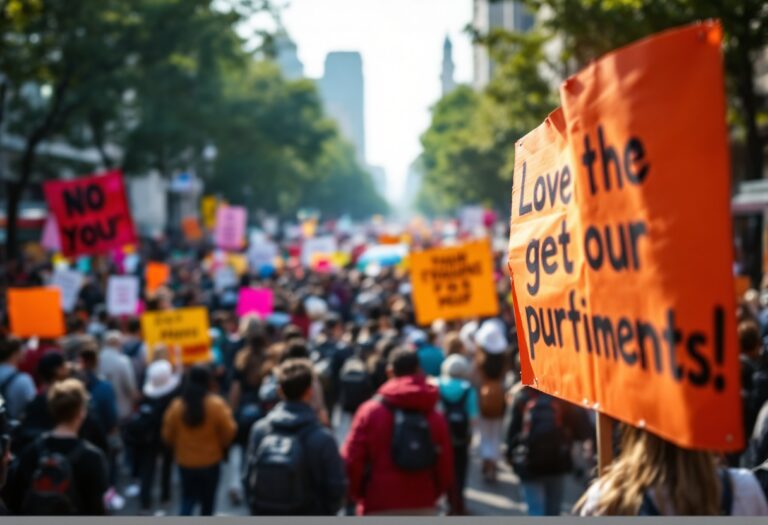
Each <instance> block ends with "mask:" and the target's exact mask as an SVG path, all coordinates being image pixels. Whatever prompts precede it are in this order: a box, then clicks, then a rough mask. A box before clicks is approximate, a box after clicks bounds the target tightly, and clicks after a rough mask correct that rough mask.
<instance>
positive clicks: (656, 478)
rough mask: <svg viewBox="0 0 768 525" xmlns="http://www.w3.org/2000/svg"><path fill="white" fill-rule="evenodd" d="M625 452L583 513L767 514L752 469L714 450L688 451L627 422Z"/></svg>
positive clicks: (583, 504)
mask: <svg viewBox="0 0 768 525" xmlns="http://www.w3.org/2000/svg"><path fill="white" fill-rule="evenodd" d="M621 450H622V453H621V455H620V456H619V457H618V458H617V459H616V460H615V461H614V462H613V464H611V465H610V466H609V467H608V469H607V471H606V472H605V474H604V475H603V476H601V477H600V479H598V480H597V481H596V482H595V483H593V484H592V486H591V487H590V488H589V490H588V491H587V492H586V494H584V496H583V497H582V498H581V500H580V501H579V502H578V503H577V504H576V508H575V511H576V513H578V514H579V515H581V516H693V515H701V516H768V502H766V499H765V496H764V495H763V492H762V490H761V488H760V485H759V484H758V482H757V480H756V479H755V477H754V475H753V474H752V473H751V472H749V471H748V470H743V469H726V468H723V467H720V466H719V461H718V458H717V456H716V455H715V454H713V453H711V452H707V451H697V450H687V449H683V448H680V447H677V446H675V445H673V444H672V443H670V442H668V441H665V440H663V439H661V438H660V437H657V436H654V435H653V434H651V433H649V432H646V431H645V430H642V429H639V428H634V427H631V426H625V427H624V432H623V436H622V441H621Z"/></svg>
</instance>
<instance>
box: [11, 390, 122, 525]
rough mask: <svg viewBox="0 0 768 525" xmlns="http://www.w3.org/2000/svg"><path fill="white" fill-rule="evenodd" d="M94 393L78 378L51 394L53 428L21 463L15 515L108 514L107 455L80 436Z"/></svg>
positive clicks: (13, 501)
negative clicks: (90, 394) (106, 505)
mask: <svg viewBox="0 0 768 525" xmlns="http://www.w3.org/2000/svg"><path fill="white" fill-rule="evenodd" d="M87 405H88V392H87V391H86V389H85V386H84V385H83V384H82V382H80V381H79V380H77V379H65V380H64V381H60V382H57V383H54V384H53V385H51V387H50V388H49V390H48V409H49V412H50V414H51V418H52V419H53V423H54V427H53V430H52V431H51V432H50V433H48V434H43V435H42V436H40V437H39V438H38V439H37V440H36V441H35V442H34V443H32V444H30V445H29V446H28V447H27V448H26V449H25V450H24V452H23V453H22V454H21V457H20V459H19V465H18V467H17V468H16V469H15V471H14V472H15V474H14V475H15V479H13V480H12V483H11V484H10V489H11V490H10V491H9V497H8V504H9V505H11V510H12V511H13V512H14V513H15V514H24V515H45V516H65V515H81V516H84V515H104V514H105V513H106V509H105V506H104V494H105V493H106V491H107V488H108V486H109V483H108V476H107V460H106V457H105V456H104V454H103V452H101V451H100V450H99V449H98V448H96V447H94V446H93V445H92V444H91V443H89V442H88V441H86V440H84V439H82V438H79V437H78V432H79V431H80V427H81V426H82V424H83V421H84V420H85V417H86V413H87Z"/></svg>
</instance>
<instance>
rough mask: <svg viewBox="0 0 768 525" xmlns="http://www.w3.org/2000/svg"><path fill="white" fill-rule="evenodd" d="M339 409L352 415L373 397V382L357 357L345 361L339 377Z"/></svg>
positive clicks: (363, 364)
mask: <svg viewBox="0 0 768 525" xmlns="http://www.w3.org/2000/svg"><path fill="white" fill-rule="evenodd" d="M339 384H340V389H341V400H340V401H341V408H342V409H343V410H344V411H345V412H349V413H351V414H354V413H355V412H356V411H357V409H358V408H359V407H360V405H362V404H363V403H365V402H366V401H368V400H369V399H370V398H371V396H372V395H373V381H371V375H370V374H369V373H368V369H367V368H366V366H365V363H364V362H363V360H362V359H361V358H360V357H359V356H358V355H353V356H352V357H350V358H349V359H347V361H346V363H344V366H343V367H342V368H341V374H340V375H339Z"/></svg>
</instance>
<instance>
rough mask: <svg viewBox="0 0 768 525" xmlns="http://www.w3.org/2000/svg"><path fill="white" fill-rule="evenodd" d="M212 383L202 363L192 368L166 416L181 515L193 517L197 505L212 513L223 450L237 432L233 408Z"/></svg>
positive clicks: (164, 433)
mask: <svg viewBox="0 0 768 525" xmlns="http://www.w3.org/2000/svg"><path fill="white" fill-rule="evenodd" d="M212 386H213V380H212V377H211V374H210V372H209V371H208V370H207V369H206V368H205V367H203V366H195V367H193V368H192V369H191V370H190V371H189V373H188V374H187V377H186V384H185V385H184V388H183V392H182V395H181V397H180V398H176V399H175V400H174V401H173V402H172V403H171V405H170V406H169V407H168V410H167V411H166V413H165V416H164V417H163V430H162V437H163V440H164V441H165V442H166V443H167V444H168V445H169V446H170V447H171V448H172V449H173V452H174V457H175V460H176V464H177V465H178V466H179V476H180V478H181V512H180V514H181V515H182V516H191V515H192V514H193V512H194V511H195V508H196V507H197V506H198V505H199V506H200V507H201V511H200V514H201V515H202V516H212V515H213V512H214V511H215V502H216V492H217V489H218V486H219V469H220V464H221V461H222V459H224V450H225V449H226V448H227V447H228V446H229V445H230V444H231V443H232V440H233V439H234V438H235V434H236V432H237V423H235V420H234V418H233V417H232V411H231V410H230V408H229V407H228V406H227V404H226V403H225V402H224V400H223V399H221V398H220V397H219V396H217V395H215V394H212V393H211V392H210V389H211V387H212Z"/></svg>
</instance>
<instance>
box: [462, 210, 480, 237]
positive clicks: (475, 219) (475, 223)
mask: <svg viewBox="0 0 768 525" xmlns="http://www.w3.org/2000/svg"><path fill="white" fill-rule="evenodd" d="M484 219H485V210H484V209H483V207H482V206H466V207H464V208H463V209H462V210H461V215H460V220H461V229H462V230H464V231H466V232H474V231H475V230H478V229H481V228H485V222H484Z"/></svg>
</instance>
